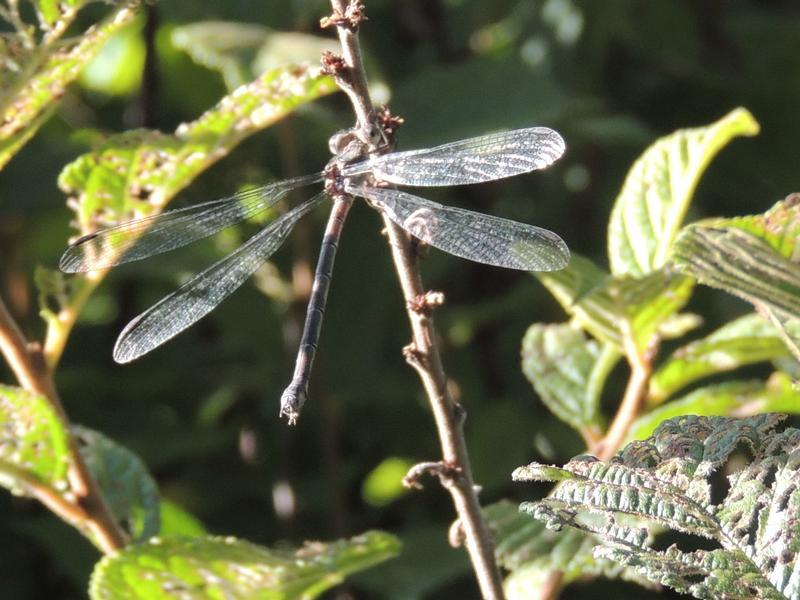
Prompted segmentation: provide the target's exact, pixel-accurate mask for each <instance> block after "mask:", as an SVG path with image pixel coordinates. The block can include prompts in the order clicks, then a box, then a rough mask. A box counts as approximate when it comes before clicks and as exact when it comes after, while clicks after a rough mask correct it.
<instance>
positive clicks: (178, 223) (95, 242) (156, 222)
mask: <svg viewBox="0 0 800 600" xmlns="http://www.w3.org/2000/svg"><path fill="white" fill-rule="evenodd" d="M317 181H321V177H320V176H319V175H308V176H305V177H297V178H295V179H287V180H284V181H279V182H276V183H271V184H269V185H265V186H262V187H259V188H256V189H252V190H247V191H244V192H241V193H239V194H234V195H233V196H231V197H229V198H223V199H221V200H213V201H211V202H204V203H203V204H198V205H195V206H190V207H188V208H180V209H177V210H171V211H167V212H165V213H162V214H160V215H154V216H152V217H145V218H143V219H136V220H133V221H128V222H126V223H121V224H119V225H116V226H114V227H109V228H108V229H102V230H100V231H96V232H94V233H90V234H89V235H85V236H83V237H82V238H80V239H78V240H77V241H75V242H74V243H73V244H71V245H70V247H69V248H67V249H66V251H65V252H64V254H63V255H62V256H61V260H60V262H59V265H58V266H59V268H60V269H61V270H62V271H64V272H65V273H82V272H85V271H94V270H96V269H107V268H109V267H113V266H116V265H119V264H122V263H127V262H131V261H134V260H141V259H143V258H147V257H149V256H153V255H154V254H161V253H162V252H167V251H169V250H174V249H175V248H180V247H181V246H185V245H186V244H189V243H191V242H194V241H196V240H199V239H202V238H205V237H208V236H210V235H213V234H214V233H216V232H218V231H220V230H222V229H225V228H226V227H229V226H231V225H233V224H235V223H238V222H239V221H243V220H245V219H248V218H251V217H253V216H255V215H257V214H259V213H261V212H263V211H265V210H267V209H268V208H270V207H271V206H273V205H274V204H275V203H276V202H278V201H279V200H280V199H281V198H283V197H284V196H285V195H286V194H287V192H289V191H290V190H292V189H294V188H296V187H299V186H301V185H308V184H311V183H315V182H317Z"/></svg>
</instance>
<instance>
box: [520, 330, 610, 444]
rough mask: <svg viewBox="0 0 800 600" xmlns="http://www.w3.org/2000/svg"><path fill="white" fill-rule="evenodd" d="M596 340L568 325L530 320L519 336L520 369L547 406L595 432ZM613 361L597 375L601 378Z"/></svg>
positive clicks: (599, 387) (571, 422) (573, 423)
mask: <svg viewBox="0 0 800 600" xmlns="http://www.w3.org/2000/svg"><path fill="white" fill-rule="evenodd" d="M600 355H601V348H600V344H598V343H597V342H596V341H594V340H587V339H586V336H585V335H584V334H583V332H582V331H581V330H580V329H576V328H575V327H572V326H570V325H543V324H539V323H537V324H534V325H531V326H530V327H529V328H528V331H527V333H526V334H525V337H524V338H523V339H522V371H523V373H525V376H526V377H527V378H528V381H530V382H531V384H532V385H533V387H534V389H535V390H536V393H537V394H539V397H540V398H541V399H542V402H544V403H545V405H546V406H547V408H549V409H550V411H551V412H552V413H553V414H554V415H556V416H557V417H558V418H559V419H561V420H562V421H564V422H565V423H567V424H569V425H570V426H571V427H572V428H574V429H576V430H578V431H581V430H584V429H590V430H592V431H594V433H596V434H599V425H600V423H599V411H598V408H599V402H600V396H599V392H600V391H601V390H602V383H600V385H595V386H592V385H590V381H591V378H592V375H593V373H594V370H595V366H596V364H597V363H598V359H599V358H600ZM614 362H616V361H613V362H611V361H607V365H606V366H607V368H606V369H604V372H603V373H601V374H599V375H598V377H600V378H601V380H602V381H605V377H606V376H607V375H608V371H610V369H611V367H613V366H614Z"/></svg>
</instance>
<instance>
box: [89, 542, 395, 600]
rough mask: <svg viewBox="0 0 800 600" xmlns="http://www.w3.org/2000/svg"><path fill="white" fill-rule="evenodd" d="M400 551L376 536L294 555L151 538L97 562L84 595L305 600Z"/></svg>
mask: <svg viewBox="0 0 800 600" xmlns="http://www.w3.org/2000/svg"><path fill="white" fill-rule="evenodd" d="M399 552H400V542H399V541H398V540H397V538H395V537H394V536H391V535H389V534H388V533H383V532H380V531H371V532H368V533H365V534H363V535H360V536H357V537H354V538H351V539H349V540H342V541H338V542H333V543H322V542H310V543H308V544H307V545H306V546H304V547H303V548H300V549H299V550H297V551H296V552H294V553H292V552H282V551H275V550H270V549H268V548H263V547H260V546H256V545H255V544H251V543H249V542H245V541H241V540H237V539H235V538H221V537H205V538H193V539H191V538H164V539H160V538H154V539H152V540H150V541H149V542H147V543H144V544H141V545H133V546H129V547H128V548H126V549H125V550H123V551H122V552H120V553H119V554H116V555H114V556H107V557H105V558H104V559H103V560H101V561H100V562H99V563H98V564H97V565H96V566H95V569H94V573H93V574H92V580H91V584H90V589H89V593H90V596H91V598H92V600H112V599H113V600H116V599H119V598H126V599H128V600H135V599H141V600H158V599H164V600H168V599H172V598H176V597H180V598H183V599H185V600H193V599H197V600H205V599H207V598H227V599H229V600H235V599H254V600H257V599H264V600H284V599H285V600H290V599H293V598H297V599H310V598H316V597H317V596H319V595H320V594H321V593H322V592H324V591H325V590H327V589H328V588H330V587H332V586H334V585H337V584H339V583H341V582H342V581H344V578H345V577H346V576H347V575H349V574H351V573H355V572H356V571H360V570H362V569H366V568H368V567H371V566H373V565H375V564H377V563H379V562H382V561H385V560H387V559H389V558H392V557H394V556H396V555H397V554H398V553H399Z"/></svg>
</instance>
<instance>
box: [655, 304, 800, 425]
mask: <svg viewBox="0 0 800 600" xmlns="http://www.w3.org/2000/svg"><path fill="white" fill-rule="evenodd" d="M792 330H793V331H794V334H795V335H798V336H800V328H795V327H794V326H792ZM788 354H789V352H788V350H787V349H786V346H785V345H784V343H783V341H782V340H781V337H780V335H779V333H778V331H777V330H776V328H775V327H774V326H773V325H772V324H771V323H769V322H767V321H766V320H765V319H764V318H763V317H761V316H760V315H757V314H750V315H746V316H744V317H740V318H739V319H736V320H735V321H731V322H730V323H728V324H726V325H724V326H723V327H721V328H719V329H717V330H716V331H715V332H713V333H712V334H710V335H709V336H707V337H705V338H703V339H701V340H697V341H695V342H692V343H691V344H688V345H686V346H683V347H682V348H679V349H678V350H676V351H675V352H673V353H672V356H670V357H669V358H668V359H667V361H666V362H665V363H664V364H663V365H661V366H660V367H659V368H658V370H657V371H656V372H655V373H654V374H653V377H652V378H651V380H650V392H649V396H648V402H650V403H651V404H658V403H660V402H662V401H663V400H665V399H666V398H668V397H669V396H670V395H672V394H673V393H675V392H676V391H677V390H679V389H681V388H684V387H686V386H687V385H689V384H690V383H692V382H694V381H697V380H698V379H701V378H703V377H706V376H708V375H712V374H714V373H721V372H724V371H731V370H733V369H736V368H738V367H741V366H742V365H749V364H753V363H757V362H763V361H768V360H772V359H776V358H781V357H785V356H787V355H788ZM695 414H697V413H695Z"/></svg>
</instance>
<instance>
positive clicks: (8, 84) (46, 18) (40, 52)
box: [0, 0, 139, 168]
mask: <svg viewBox="0 0 800 600" xmlns="http://www.w3.org/2000/svg"><path fill="white" fill-rule="evenodd" d="M83 4H85V2H83V0H81V1H77V0H75V1H67V2H61V1H58V2H56V1H55V0H47V1H41V2H38V3H37V8H38V9H39V10H38V12H39V16H40V19H41V21H42V24H43V27H45V28H46V29H47V30H49V35H51V36H59V35H61V34H62V33H63V31H64V29H65V28H66V27H67V25H69V22H70V21H71V20H72V19H73V18H74V16H75V12H76V10H77V9H78V8H80V7H81V6H82V5H83ZM138 4H139V2H138V1H137V0H129V1H127V2H124V3H121V6H120V7H119V8H117V9H116V10H115V11H114V12H113V13H112V14H111V15H110V16H108V17H107V18H106V19H105V20H104V21H103V22H101V23H99V24H97V25H95V26H94V27H91V28H89V29H88V30H87V31H85V32H83V33H82V34H81V35H78V36H77V37H75V38H74V39H72V40H70V41H68V42H65V43H63V44H57V43H54V42H55V41H56V40H55V39H52V40H50V43H46V44H43V48H35V49H32V50H30V51H28V52H20V53H19V55H18V56H15V61H16V62H17V63H18V65H19V66H18V69H17V70H16V73H17V75H16V76H15V77H13V78H8V77H7V76H4V78H3V89H2V90H0V168H2V167H3V166H4V165H5V164H6V163H7V162H8V161H9V160H10V159H11V157H12V156H13V155H14V154H15V153H16V152H17V151H18V150H19V149H20V148H21V147H22V146H23V145H24V144H25V143H26V142H27V141H28V140H29V139H30V138H31V136H33V134H34V133H36V130H37V129H38V128H39V127H40V126H41V125H42V123H44V121H45V120H46V119H47V117H49V116H50V114H51V112H52V110H53V108H54V106H55V103H56V102H57V101H58V100H59V99H60V98H61V97H62V96H63V95H64V90H65V89H66V87H67V85H68V84H69V83H70V82H72V81H73V80H74V79H75V78H76V77H78V75H80V72H81V70H82V69H83V67H84V66H85V65H86V64H87V63H88V62H89V61H90V60H91V59H92V58H93V57H94V56H96V55H97V53H98V52H99V51H100V49H101V48H102V47H103V45H104V44H105V43H106V42H107V41H108V39H109V38H110V37H111V36H113V35H114V34H115V33H116V32H118V31H119V30H120V29H122V28H123V27H125V26H126V25H127V24H128V23H130V22H131V21H132V20H133V17H134V15H135V9H136V7H137V6H138ZM46 39H49V38H46Z"/></svg>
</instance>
